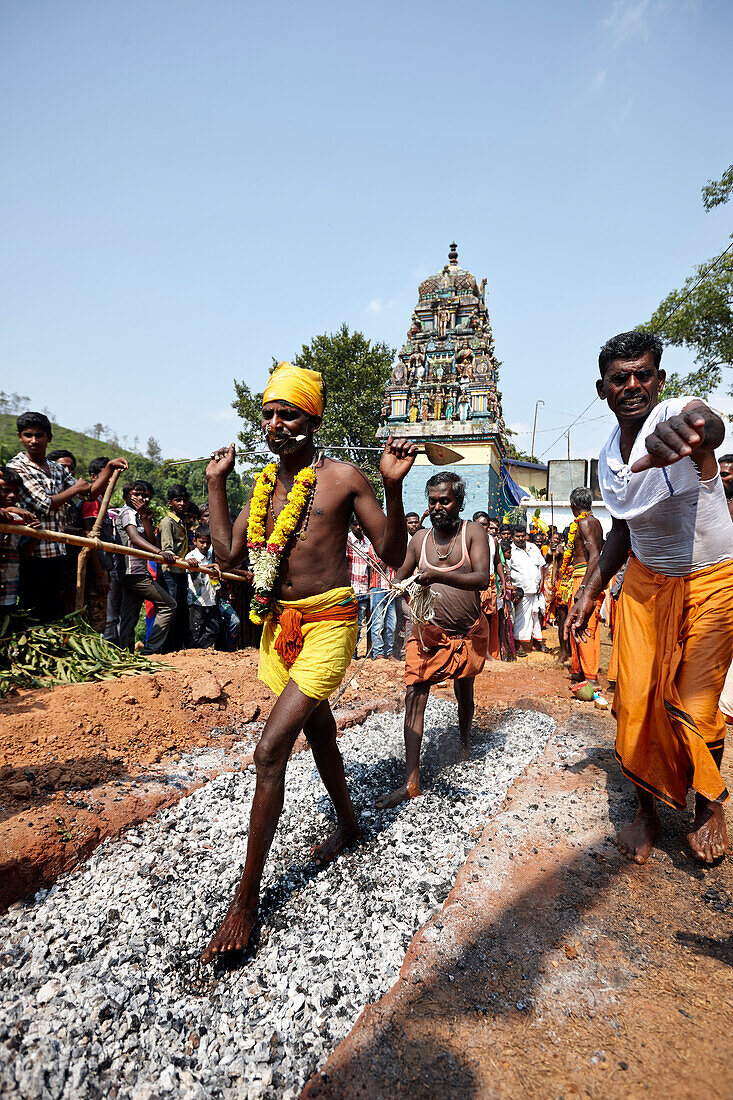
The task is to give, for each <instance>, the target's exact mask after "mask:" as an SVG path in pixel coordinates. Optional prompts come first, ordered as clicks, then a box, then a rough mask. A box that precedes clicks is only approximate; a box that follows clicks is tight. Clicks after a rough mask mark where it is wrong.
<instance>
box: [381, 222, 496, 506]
mask: <svg viewBox="0 0 733 1100" xmlns="http://www.w3.org/2000/svg"><path fill="white" fill-rule="evenodd" d="M485 293H486V279H483V280H482V281H481V285H480V286H479V285H478V284H477V282H476V278H475V276H474V275H472V274H471V272H470V271H465V270H464V269H463V268H461V267H459V266H458V251H457V248H456V244H455V242H454V243H453V244H452V245H451V246H450V252H449V253H448V263H447V264H446V265H445V267H444V268H443V270H442V271H439V272H438V274H437V275H431V276H430V278H429V279H425V281H424V282H422V283H420V290H419V298H418V302H417V305H416V306H415V310H414V312H413V314H412V321H411V323H410V327H409V329H408V331H407V340H406V341H405V343H404V345H403V347H402V349H401V350H400V353H399V356H398V358H397V361H396V362H395V364H394V366H393V368H392V374H391V376H390V379H389V382H388V383H387V387H386V390H385V400H384V406H383V409H382V427H381V428H380V430H379V435H380V437H382V438H384V437H386V436H387V435H388V434H389V433H390V432H391V433H392V434H393V435H395V436H407V437H408V438H409V439H411V440H414V441H415V442H416V443H424V442H426V441H428V440H430V441H433V442H435V443H444V444H445V445H446V446H448V447H452V448H453V449H454V450H456V451H458V452H460V453H461V454H462V455H463V461H462V462H460V463H457V464H456V465H455V467H452V468H453V469H455V471H456V473H459V474H460V475H461V477H463V478H464V480H465V482H466V488H467V491H466V503H465V508H464V513H463V514H464V516H467V517H468V518H469V519H470V517H471V515H472V514H473V513H474V512H475V511H478V510H479V509H481V510H483V511H488V512H489V514H495V515H499V514H501V512H503V510H504V508H505V507H506V506H507V505H508V504H509V503H510V501H509V500H508V499H507V498H506V496H505V494H504V492H503V490H502V485H503V484H504V477H503V476H502V459H503V455H504V443H503V435H504V420H503V416H502V409H501V393H500V392H499V391H498V389H497V362H496V356H495V354H494V338H493V336H492V334H491V323H490V321H489V311H488V309H487V308H486V301H485ZM436 470H437V467H435V466H432V465H431V464H430V463H429V462H428V460H427V458H426V457H425V455H418V457H417V460H416V462H415V465H414V466H413V468H412V470H411V471H410V473H409V474H408V476H407V478H406V480H405V483H404V488H403V499H404V502H405V511H406V512H407V511H411V512H417V513H418V514H419V515H422V513H423V512H424V510H425V508H426V501H425V482H426V481H427V479H428V478H429V477H430V475H431V474H433V473H435V472H436Z"/></svg>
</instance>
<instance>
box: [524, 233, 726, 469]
mask: <svg viewBox="0 0 733 1100" xmlns="http://www.w3.org/2000/svg"><path fill="white" fill-rule="evenodd" d="M732 248H733V241H731V243H730V244H729V245H728V247H727V248H724V249H723V251H722V252H721V253H720V255H719V256H716V257H715V259H714V260H713V261H712V263H709V264H708V266H707V267H706V268H705V269H704V270H703V272H702V274H701V275H700V278H699V279H698V280H697V282H696V283H693V285H692V286H691V287H690V288H689V290H687V291H686V292H685V294H683V296H682V297H681V298H680V300H679V302H678V303H677V305H676V306H675V307H674V309H671V310H670V311H669V313H668V314H667V316H666V317H663V318H662V320H661V322H660V323H659V325H658V326H657V331H658V330H659V329H661V328H662V327H663V326H664V325H666V323H667V321H668V320H669V319H670V317H673V316H674V314H675V313H676V312H677V310H678V309H680V308H681V306H683V305H684V304H685V302H686V301H687V299H688V298H689V297H690V295H691V294H692V292H693V291H695V290H697V288H698V287H699V286H700V284H701V283H702V282H704V280H705V276H706V275H707V274H708V273H709V272H710V271H712V270H713V268H714V267H717V265H718V264H719V263H720V261H721V260H722V259H723V257H724V256H726V255H727V254H728V253H729V252H730V250H731V249H732ZM599 400H600V398H599V397H598V396H597V395H596V396H595V397H594V398H593V400H592V401H591V402H590V404H589V405H586V407H585V408H584V409H583V411H582V412H580V413H578V415H577V416H576V418H575V420H573V421H572V423H571V424H568V426H567V428H563V430H562V432H561V433H560V435H559V436H558V437H557V439H555V440H554V441H553V442H552V443H551V444H550V446H549V447H547V448H546V450H544V451H543V452H542V454H541V455H540V458H544V457H545V455H546V454H547V452H548V451H551V450H552V448H553V447H554V446H555V444H556V443H559V442H560V440H561V439H563V437H564V436H566V435H567V433H568V432H569V431H570V429H571V428H573V427H574V426H575V425H576V424H577V423H578V421H579V420H580V418H581V416H584V415H585V413H587V412H588V409H590V408H591V406H593V405H595V403H596V401H599ZM594 419H598V420H602V419H603V417H600V416H599V417H597V418H594ZM543 430H544V429H543ZM538 434H539V433H538Z"/></svg>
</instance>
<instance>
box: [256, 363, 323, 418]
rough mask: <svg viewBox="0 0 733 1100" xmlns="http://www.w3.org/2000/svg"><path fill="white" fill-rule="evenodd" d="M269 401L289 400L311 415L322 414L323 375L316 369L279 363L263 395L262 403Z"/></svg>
mask: <svg viewBox="0 0 733 1100" xmlns="http://www.w3.org/2000/svg"><path fill="white" fill-rule="evenodd" d="M268 401H287V403H288V404H289V405H295V406H297V408H299V409H302V410H303V412H306V413H310V415H311V416H321V415H322V414H323V376H322V375H321V374H319V373H318V371H315V370H306V369H305V368H304V367H294V366H293V365H292V363H278V365H277V366H276V367H275V369H274V371H273V372H272V374H271V375H270V381H269V382H268V383H267V386H266V387H265V392H264V394H263V395H262V404H263V405H266V404H267V402H268Z"/></svg>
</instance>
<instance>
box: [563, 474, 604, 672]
mask: <svg viewBox="0 0 733 1100" xmlns="http://www.w3.org/2000/svg"><path fill="white" fill-rule="evenodd" d="M592 506H593V494H592V493H591V491H590V489H584V488H577V489H573V491H572V492H571V494H570V507H571V508H572V509H573V515H574V516H575V521H574V523H573V524H572V526H571V528H570V536H569V539H568V542H569V548H568V551H566V553H568V552H569V550H570V549H572V557H571V559H570V562H569V564H570V565H571V566H572V573H571V576H570V600H569V603H570V606H571V607H572V606H573V603H574V602H575V600H576V599H577V598H578V595H579V593H580V592H582V591H583V589H584V588H585V580H586V575H587V576H590V575H591V574H592V572H593V570H594V569H595V568H596V566H597V565H598V559H599V557H600V554H601V550H602V548H603V528H602V527H601V525H600V523H599V522H598V520H597V519H596V517H595V516H594V515H593V513H592V512H591V508H592ZM602 599H603V596H602V595H601V596H600V597H599V599H598V600H596V606H595V608H594V609H593V611H592V612H591V616H590V618H589V619H588V622H587V624H586V628H585V637H583V638H579V639H578V640H577V641H576V639H575V638H574V637H573V636H572V634H571V635H570V656H571V662H570V679H571V680H574V681H575V682H576V683H580V682H581V681H583V680H588V681H589V683H591V684H592V685H593V687H600V684H599V683H598V665H599V663H600V660H601V625H600V623H601V602H602Z"/></svg>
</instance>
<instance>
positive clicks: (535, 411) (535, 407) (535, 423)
mask: <svg viewBox="0 0 733 1100" xmlns="http://www.w3.org/2000/svg"><path fill="white" fill-rule="evenodd" d="M538 405H544V401H536V402H535V406H534V424H533V425H532V449H531V451H530V452H529V453H530V455H531V456H532V461H533V462H534V436H535V432H536V431H537V406H538Z"/></svg>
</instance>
